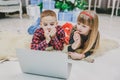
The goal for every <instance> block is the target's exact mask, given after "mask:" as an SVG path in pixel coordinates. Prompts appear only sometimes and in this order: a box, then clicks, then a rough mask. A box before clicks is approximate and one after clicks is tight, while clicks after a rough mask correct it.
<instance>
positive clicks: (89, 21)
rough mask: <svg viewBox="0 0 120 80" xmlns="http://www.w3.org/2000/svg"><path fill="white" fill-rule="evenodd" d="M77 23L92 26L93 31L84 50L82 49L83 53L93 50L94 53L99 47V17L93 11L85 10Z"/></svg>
mask: <svg viewBox="0 0 120 80" xmlns="http://www.w3.org/2000/svg"><path fill="white" fill-rule="evenodd" d="M77 22H79V23H83V24H85V25H88V26H90V28H91V31H90V32H89V36H88V40H87V41H86V42H85V44H84V48H83V49H82V53H83V54H84V53H86V52H88V51H89V50H91V49H92V48H93V46H94V48H93V52H94V51H96V49H97V48H98V46H99V40H100V34H99V31H98V25H99V24H98V23H99V21H98V16H97V14H96V13H95V12H93V11H88V10H85V11H83V12H81V13H80V14H79V16H78V18H77Z"/></svg>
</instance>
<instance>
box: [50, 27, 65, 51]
mask: <svg viewBox="0 0 120 80" xmlns="http://www.w3.org/2000/svg"><path fill="white" fill-rule="evenodd" d="M56 29H57V33H56V36H55V37H53V38H52V41H51V44H52V45H53V48H54V49H56V50H62V49H63V44H64V42H65V33H64V30H63V29H62V28H61V27H57V28H56Z"/></svg>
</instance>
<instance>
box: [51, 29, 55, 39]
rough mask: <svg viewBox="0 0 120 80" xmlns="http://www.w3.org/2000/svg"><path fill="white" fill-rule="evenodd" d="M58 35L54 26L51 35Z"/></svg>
mask: <svg viewBox="0 0 120 80" xmlns="http://www.w3.org/2000/svg"><path fill="white" fill-rule="evenodd" d="M55 35H56V28H52V29H51V31H50V37H53V36H55Z"/></svg>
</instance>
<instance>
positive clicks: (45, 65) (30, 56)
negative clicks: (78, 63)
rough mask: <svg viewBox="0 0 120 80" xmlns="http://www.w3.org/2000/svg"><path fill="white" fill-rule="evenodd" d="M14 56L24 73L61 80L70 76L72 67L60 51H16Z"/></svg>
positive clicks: (65, 55)
mask: <svg viewBox="0 0 120 80" xmlns="http://www.w3.org/2000/svg"><path fill="white" fill-rule="evenodd" d="M16 54H17V57H18V60H19V63H20V66H21V69H22V71H23V72H24V73H28V74H34V75H40V76H47V77H53V78H61V79H67V78H68V77H69V75H70V71H71V66H72V65H71V64H70V63H68V56H67V54H65V53H63V52H61V51H40V50H30V49H17V50H16Z"/></svg>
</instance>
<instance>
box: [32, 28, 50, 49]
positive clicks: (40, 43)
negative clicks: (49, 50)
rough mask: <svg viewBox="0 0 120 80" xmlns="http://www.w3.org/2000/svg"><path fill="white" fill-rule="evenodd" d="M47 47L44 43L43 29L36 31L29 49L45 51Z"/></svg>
mask: <svg viewBox="0 0 120 80" xmlns="http://www.w3.org/2000/svg"><path fill="white" fill-rule="evenodd" d="M47 46H48V44H47V43H46V41H45V37H44V31H43V29H42V28H40V29H37V30H36V31H35V33H34V35H33V38H32V43H31V49H34V50H45V48H46V47H47Z"/></svg>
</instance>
